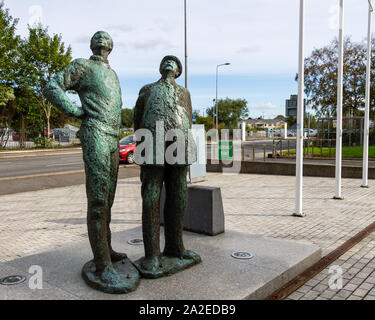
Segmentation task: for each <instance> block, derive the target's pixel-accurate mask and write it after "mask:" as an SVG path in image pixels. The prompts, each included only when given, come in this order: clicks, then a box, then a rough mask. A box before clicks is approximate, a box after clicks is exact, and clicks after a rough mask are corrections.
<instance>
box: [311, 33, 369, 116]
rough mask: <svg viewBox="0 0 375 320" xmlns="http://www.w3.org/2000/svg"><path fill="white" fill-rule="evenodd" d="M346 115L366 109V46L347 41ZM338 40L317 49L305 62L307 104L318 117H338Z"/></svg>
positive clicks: (344, 108)
mask: <svg viewBox="0 0 375 320" xmlns="http://www.w3.org/2000/svg"><path fill="white" fill-rule="evenodd" d="M344 51H345V54H344V77H343V78H344V79H343V84H344V100H343V101H344V104H343V110H344V114H346V115H349V114H351V113H353V114H357V113H358V111H359V109H360V108H363V107H364V97H365V76H366V49H365V45H364V44H363V43H354V42H352V41H351V39H350V38H349V37H347V38H345V41H344ZM337 66H338V41H337V39H335V40H334V41H332V42H331V44H329V45H328V46H325V47H323V48H320V49H316V50H314V51H313V52H312V54H311V56H310V57H308V58H307V59H306V60H305V91H306V94H307V96H308V98H309V99H308V101H307V103H308V104H310V105H312V107H313V109H315V110H316V111H317V115H318V116H326V115H333V116H334V115H335V114H336V108H337V80H338V79H337V77H338V75H337V74H338V67H337Z"/></svg>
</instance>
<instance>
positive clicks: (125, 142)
mask: <svg viewBox="0 0 375 320" xmlns="http://www.w3.org/2000/svg"><path fill="white" fill-rule="evenodd" d="M136 142H137V139H136V137H135V135H131V136H127V137H125V138H123V139H122V140H120V162H127V163H129V164H133V163H134V151H135V146H136Z"/></svg>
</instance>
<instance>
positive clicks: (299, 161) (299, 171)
mask: <svg viewBox="0 0 375 320" xmlns="http://www.w3.org/2000/svg"><path fill="white" fill-rule="evenodd" d="M304 36H305V0H300V11H299V62H298V63H299V65H298V106H297V154H296V210H295V213H294V214H293V215H294V216H297V217H304V216H305V213H304V212H303V204H302V201H303V194H302V192H303V119H304V101H305V99H304V96H305V94H304V91H305V88H304V82H305V52H304V40H305V39H304Z"/></svg>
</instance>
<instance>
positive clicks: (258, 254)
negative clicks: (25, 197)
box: [0, 227, 321, 300]
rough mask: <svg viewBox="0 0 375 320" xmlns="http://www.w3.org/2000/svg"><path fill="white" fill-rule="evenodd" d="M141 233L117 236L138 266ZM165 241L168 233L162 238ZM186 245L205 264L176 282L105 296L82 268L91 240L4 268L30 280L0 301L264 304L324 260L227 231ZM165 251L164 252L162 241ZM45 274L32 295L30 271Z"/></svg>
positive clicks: (0, 291) (309, 251) (192, 237)
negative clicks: (243, 254) (245, 256)
mask: <svg viewBox="0 0 375 320" xmlns="http://www.w3.org/2000/svg"><path fill="white" fill-rule="evenodd" d="M141 234H142V232H141V228H140V227H137V228H135V229H131V230H127V231H123V232H119V233H115V234H114V235H113V241H112V243H113V247H114V249H115V250H119V251H121V252H126V253H127V254H128V256H129V258H130V259H131V260H133V261H136V260H137V259H139V258H140V257H142V256H143V255H144V252H143V246H132V245H129V244H127V241H128V240H129V239H132V238H140V237H141ZM161 239H163V234H162V236H161ZM184 239H185V246H186V248H187V249H190V250H193V251H195V252H196V253H198V254H199V255H200V256H201V257H202V263H201V264H198V265H196V266H194V267H192V268H190V269H187V270H185V271H183V272H181V273H178V274H175V275H173V276H171V277H166V278H160V279H156V280H148V279H141V283H140V285H139V287H138V289H137V290H136V291H135V292H132V293H129V294H123V295H110V294H105V293H102V292H99V291H96V290H93V289H91V288H90V287H88V286H87V285H86V284H85V282H84V281H83V279H82V277H81V269H82V266H83V265H84V264H85V263H86V261H88V260H90V259H91V258H92V256H91V249H90V246H89V242H88V239H85V240H82V241H81V242H78V243H75V244H74V245H71V246H67V247H64V248H61V249H57V250H54V251H48V252H44V253H41V254H37V255H33V256H29V257H25V258H21V259H18V260H13V261H11V262H7V263H0V278H1V277H5V276H7V275H10V274H15V273H16V274H17V273H18V274H21V275H24V276H27V280H26V281H25V282H24V283H22V284H20V285H18V286H9V287H5V286H0V299H46V298H49V299H115V300H118V299H123V300H128V299H135V300H138V299H139V300H142V299H146V300H147V299H156V300H158V299H161V300H163V299H170V300H175V299H188V300H190V299H195V300H205V299H209V300H211V299H217V300H223V299H229V300H232V299H236V300H238V299H263V298H265V297H267V296H268V295H269V294H271V293H272V292H274V291H275V290H276V289H278V288H280V287H281V286H282V285H284V284H285V283H287V282H288V281H290V280H291V279H292V278H294V277H295V276H296V275H298V274H300V273H301V272H303V271H304V270H306V269H307V268H308V267H310V266H311V265H312V264H314V263H315V262H317V261H318V260H319V259H320V257H321V250H320V248H319V247H317V246H315V245H309V244H305V243H300V242H294V241H286V240H277V239H271V238H265V237H263V236H260V235H251V234H245V233H238V232H234V231H227V232H226V233H224V234H220V235H218V236H216V237H208V236H204V235H199V234H194V233H188V232H186V233H185V234H184ZM161 242H162V248H163V240H162V241H161ZM235 251H247V252H250V253H252V254H253V255H254V257H253V258H252V259H250V260H238V259H234V258H232V257H231V254H232V253H233V252H235ZM33 265H39V266H41V267H42V269H43V288H44V289H43V290H38V289H36V290H31V289H29V286H28V283H29V279H30V276H31V275H30V274H28V270H29V268H30V266H33Z"/></svg>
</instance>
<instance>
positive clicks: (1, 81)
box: [0, 1, 21, 128]
mask: <svg viewBox="0 0 375 320" xmlns="http://www.w3.org/2000/svg"><path fill="white" fill-rule="evenodd" d="M17 23H18V19H14V18H13V17H12V16H11V15H10V14H9V9H6V8H5V7H4V2H3V1H1V2H0V128H1V127H5V128H9V127H10V126H11V122H12V119H13V116H14V111H15V104H14V99H15V95H14V89H13V88H14V86H15V78H16V71H15V70H16V69H17V67H18V66H17V61H18V59H19V54H18V50H17V49H18V46H19V44H20V41H21V39H20V37H19V36H18V35H16V26H17Z"/></svg>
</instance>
